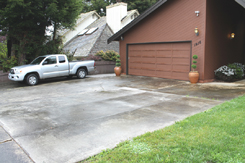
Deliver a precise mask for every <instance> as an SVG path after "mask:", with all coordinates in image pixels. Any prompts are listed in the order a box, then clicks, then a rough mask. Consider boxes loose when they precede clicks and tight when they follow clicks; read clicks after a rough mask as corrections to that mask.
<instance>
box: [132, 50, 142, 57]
mask: <svg viewBox="0 0 245 163" xmlns="http://www.w3.org/2000/svg"><path fill="white" fill-rule="evenodd" d="M129 53H130V55H131V57H140V56H141V51H140V50H131V51H129Z"/></svg>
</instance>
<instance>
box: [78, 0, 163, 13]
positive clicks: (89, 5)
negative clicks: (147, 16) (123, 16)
mask: <svg viewBox="0 0 245 163" xmlns="http://www.w3.org/2000/svg"><path fill="white" fill-rule="evenodd" d="M157 1H158V0H84V3H85V6H86V7H85V8H84V10H83V12H88V11H93V10H96V11H97V13H98V14H99V15H100V16H104V15H105V11H106V6H108V5H110V4H111V3H113V4H114V3H117V2H125V3H128V10H133V9H137V10H138V11H139V13H142V12H144V11H145V10H147V9H148V8H149V7H151V6H152V5H153V4H154V3H156V2H157ZM101 9H103V11H101Z"/></svg>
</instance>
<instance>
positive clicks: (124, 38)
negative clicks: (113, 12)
mask: <svg viewBox="0 0 245 163" xmlns="http://www.w3.org/2000/svg"><path fill="white" fill-rule="evenodd" d="M244 7H245V1H244V0H236V1H235V0H225V1H224V0H198V1H197V0H195V1H194V0H159V1H158V2H157V3H156V4H154V5H153V6H152V7H150V8H149V9H148V10H147V11H145V12H144V13H142V14H141V15H140V16H139V17H137V18H136V19H135V20H133V21H132V22H131V23H129V24H128V25H126V26H125V27H124V28H122V29H121V30H120V31H118V32H117V33H115V34H114V35H113V36H112V37H110V38H109V39H108V43H111V42H112V41H119V43H120V55H121V63H122V66H121V67H122V71H123V73H126V74H129V75H139V76H152V77H161V78H168V79H179V80H188V73H189V71H190V70H191V61H192V56H193V55H195V54H196V55H198V57H199V58H198V60H197V61H198V63H197V70H198V72H199V73H200V79H199V82H210V81H212V80H213V79H214V70H216V69H217V68H219V67H220V66H222V65H225V64H228V63H233V62H240V63H241V62H243V63H244V62H245V8H244ZM233 36H234V37H233Z"/></svg>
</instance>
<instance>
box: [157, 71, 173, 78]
mask: <svg viewBox="0 0 245 163" xmlns="http://www.w3.org/2000/svg"><path fill="white" fill-rule="evenodd" d="M156 73H157V75H158V76H159V77H161V78H171V76H172V72H167V71H156Z"/></svg>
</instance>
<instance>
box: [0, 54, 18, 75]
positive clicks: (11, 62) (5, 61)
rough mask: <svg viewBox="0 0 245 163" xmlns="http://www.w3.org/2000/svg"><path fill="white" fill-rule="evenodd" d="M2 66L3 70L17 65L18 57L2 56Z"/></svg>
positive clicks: (0, 67) (0, 60) (0, 58)
mask: <svg viewBox="0 0 245 163" xmlns="http://www.w3.org/2000/svg"><path fill="white" fill-rule="evenodd" d="M0 62H1V66H0V69H1V70H3V72H7V71H9V70H10V69H11V68H12V67H14V66H17V65H18V62H17V58H16V57H15V56H11V57H9V58H8V57H0Z"/></svg>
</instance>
